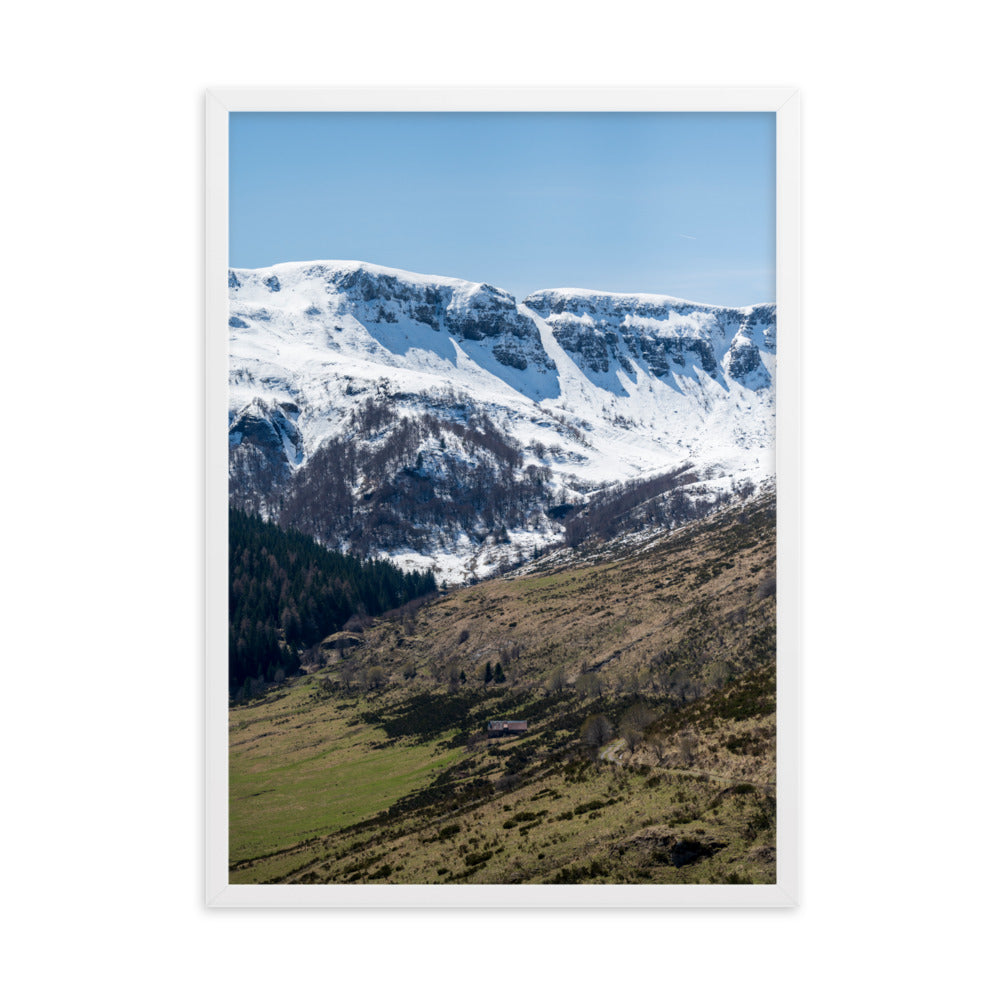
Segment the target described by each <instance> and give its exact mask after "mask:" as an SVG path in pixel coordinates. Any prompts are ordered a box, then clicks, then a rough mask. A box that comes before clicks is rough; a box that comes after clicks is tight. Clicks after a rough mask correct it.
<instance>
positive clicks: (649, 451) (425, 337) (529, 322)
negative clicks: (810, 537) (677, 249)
mask: <svg viewBox="0 0 1000 1000" xmlns="http://www.w3.org/2000/svg"><path fill="white" fill-rule="evenodd" d="M229 286H230V319H229V325H230V446H231V457H232V460H233V466H232V468H233V470H234V471H233V473H232V475H231V482H232V483H234V484H236V487H235V488H236V489H237V493H238V496H239V499H240V502H241V503H243V504H244V505H245V504H248V503H252V502H253V498H254V497H259V498H261V505H262V507H266V506H267V504H269V503H272V502H273V503H278V502H279V501H278V500H276V499H275V498H279V499H280V498H281V497H283V496H285V495H286V493H287V491H288V490H290V489H291V490H294V488H295V484H296V483H297V482H298V481H300V480H303V476H304V474H305V472H306V471H307V470H308V468H309V466H310V463H311V462H312V460H313V458H314V456H316V455H317V454H319V453H320V452H321V451H323V449H326V450H327V455H326V458H325V459H324V461H325V462H328V463H330V462H333V459H332V458H331V456H330V454H329V447H331V446H336V447H337V448H340V447H348V446H350V448H353V449H355V453H352V454H353V457H352V458H351V459H350V461H351V462H352V463H354V465H353V466H352V468H353V467H357V468H360V467H361V465H363V464H364V463H365V462H366V461H369V460H368V459H365V457H364V456H365V454H366V449H369V450H371V449H376V451H377V449H378V448H381V447H382V446H383V441H384V435H385V433H386V431H385V430H384V429H383V430H382V431H379V432H378V433H379V434H381V435H382V438H381V439H379V441H376V440H375V438H374V437H372V438H370V439H369V438H366V437H365V434H364V433H363V432H361V431H359V430H358V427H359V424H358V414H359V413H360V412H361V411H362V410H363V409H364V408H365V407H366V406H367V405H369V404H376V403H377V404H378V406H380V407H386V406H387V407H390V409H391V411H392V412H393V413H394V414H395V418H394V419H395V421H396V423H397V425H399V423H400V422H404V421H405V420H406V419H410V420H411V421H415V423H413V425H412V428H418V426H419V427H424V428H430V427H432V426H437V425H434V424H433V421H434V420H437V421H439V422H440V421H445V422H448V421H451V422H454V423H457V424H461V425H468V426H472V425H473V424H475V423H476V421H477V420H478V421H480V422H482V421H485V423H482V426H483V427H484V428H486V430H484V433H486V432H487V430H488V432H489V433H490V434H492V433H493V432H494V431H495V432H496V433H499V434H502V435H506V438H507V440H508V441H509V442H511V443H512V446H513V447H515V448H516V449H519V450H520V452H521V455H522V462H521V465H520V466H511V467H510V469H508V471H506V472H504V471H502V470H501V471H496V472H495V474H496V475H501V476H509V477H513V479H512V480H511V482H512V483H513V484H514V485H515V486H516V484H517V483H518V482H521V481H522V480H523V481H524V482H528V481H529V480H530V481H531V482H534V481H535V480H536V479H538V477H539V476H541V477H542V478H541V479H538V482H539V483H540V484H541V485H539V486H538V490H540V491H541V492H539V493H538V497H539V499H538V504H539V505H540V506H536V507H535V508H532V512H531V513H530V516H529V514H528V513H525V514H524V518H525V520H523V522H522V521H518V522H516V523H514V522H511V523H509V524H502V525H497V524H485V523H484V524H483V525H482V526H481V527H482V531H481V532H480V531H477V530H470V529H469V528H468V526H466V528H465V529H463V530H464V532H465V533H464V535H463V536H462V537H464V538H465V541H462V542H460V543H455V541H454V537H457V536H455V535H454V533H452V535H451V536H450V537H452V541H450V542H449V543H448V546H450V548H449V549H448V555H449V558H450V560H451V562H450V563H449V566H450V567H451V570H450V572H449V575H450V576H451V578H453V579H458V578H460V572H459V569H457V568H455V567H456V566H459V567H460V566H462V565H464V566H466V567H473V566H475V572H482V571H483V570H484V568H485V566H486V564H485V563H484V561H483V556H484V553H485V552H486V551H487V549H486V548H484V544H487V543H483V542H482V540H481V539H480V540H477V539H476V537H474V536H476V535H477V534H479V535H482V536H486V535H489V536H490V537H491V538H492V541H490V542H489V543H488V545H489V546H492V548H490V549H489V552H490V558H489V560H488V561H489V562H490V563H493V562H495V561H496V559H503V558H513V557H516V555H517V552H513V551H507V550H506V549H505V546H506V547H508V548H509V547H510V546H515V547H516V548H517V550H518V551H523V550H524V549H525V547H527V550H528V551H529V552H530V550H531V545H532V544H533V543H532V539H535V540H540V539H544V540H547V541H551V540H552V539H553V538H555V537H558V534H559V532H560V531H561V526H560V524H559V522H558V521H557V520H553V519H552V518H549V517H548V515H547V514H545V511H546V510H547V508H548V506H549V503H548V501H545V502H543V500H544V497H546V496H547V497H549V498H550V500H551V505H555V506H558V505H559V504H562V503H564V502H569V503H576V504H578V503H580V502H582V501H583V500H584V499H585V497H586V495H587V494H588V493H589V492H590V491H591V490H594V489H597V488H599V487H600V486H602V485H607V484H611V483H620V482H624V481H627V480H630V479H634V478H637V477H646V476H651V475H654V474H658V473H661V472H664V471H667V470H670V469H672V468H675V467H676V466H678V465H680V464H681V463H688V462H691V463H694V465H695V466H696V468H697V469H698V470H699V475H700V476H701V477H702V478H703V479H711V480H713V481H718V482H719V483H720V484H722V486H720V489H725V488H726V487H725V484H726V483H730V484H736V483H738V482H747V481H749V482H761V481H764V480H766V479H767V478H768V477H769V476H770V475H772V474H773V435H774V389H773V379H774V375H775V346H776V314H775V307H774V306H773V305H753V306H746V307H742V308H727V307H721V306H709V305H704V304H700V303H694V302H688V301H685V300H683V299H677V298H673V297H670V296H664V295H644V294H629V295H626V294H620V293H610V292H596V291H595V292H591V291H587V290H583V289H572V288H566V289H546V290H543V291H539V292H535V293H533V294H531V295H529V296H528V297H527V298H526V299H525V301H524V302H522V303H519V302H517V301H516V299H515V297H514V296H513V295H511V294H510V293H509V292H507V291H504V290H503V289H501V288H498V287H496V286H494V285H490V284H488V283H486V282H474V281H466V280H462V279H458V278H449V277H443V276H439V275H423V274H416V273H413V272H410V271H405V270H401V269H397V268H390V267H383V266H379V265H373V264H367V263H364V262H361V261H342V260H333V261H305V262H296V263H287V264H278V265H275V266H273V267H267V268H258V269H252V270H251V269H238V268H234V269H232V270H231V271H230V274H229ZM425 417H426V418H431V419H430V422H428V421H427V420H424V418H425ZM421 421H423V422H422V423H421ZM362 424H364V421H362ZM487 424H488V425H489V427H488V428H487ZM384 426H389V425H384ZM442 426H443V425H442ZM489 428H492V430H489ZM371 433H372V434H373V435H374V434H375V431H372V432H371ZM422 433H424V434H426V436H427V440H426V441H423V443H421V440H422V439H420V434H422ZM407 440H408V443H407V445H406V448H405V449H404V452H405V454H404V453H400V454H399V455H397V456H396V458H394V460H393V462H394V464H393V466H392V468H386V469H384V470H382V472H377V471H376V472H374V473H373V472H372V471H371V470H369V472H368V473H367V474H366V475H367V478H366V481H365V482H360V481H359V482H357V483H348V484H347V485H346V487H344V488H346V489H347V491H348V493H350V492H351V491H352V490H353V491H355V492H356V493H357V495H358V496H359V497H362V496H367V495H368V494H369V493H370V492H371V490H372V488H373V483H374V482H377V480H378V479H379V478H380V477H381V478H387V479H391V478H392V477H393V476H396V475H403V476H409V477H410V480H408V482H410V481H412V482H416V481H420V482H427V483H428V484H429V488H430V487H431V486H433V484H434V482H435V479H434V477H435V476H438V475H441V474H444V473H443V472H442V471H441V470H445V469H451V470H454V469H457V468H459V467H462V463H463V462H464V463H465V464H466V465H468V463H469V461H473V462H475V463H480V464H481V463H482V462H483V461H484V458H483V454H480V453H479V452H476V453H475V454H476V456H478V457H474V456H473V452H469V451H468V449H469V448H470V447H471V446H470V445H469V443H468V442H466V443H465V444H464V445H461V446H459V445H458V444H456V443H455V442H456V441H457V440H458V439H457V438H455V437H454V435H451V434H450V433H446V434H444V436H443V437H441V435H440V433H439V432H437V431H435V432H434V434H433V435H432V434H431V431H430V430H425V431H418V430H416V429H413V430H412V433H411V434H410V437H409V438H408V439H407ZM442 441H443V442H445V443H446V444H447V448H445V451H448V450H449V449H451V450H452V451H454V454H449V455H445V454H443V452H442V443H441V442H442ZM400 447H402V446H400ZM462 448H465V449H466V453H465V454H459V451H461V449H462ZM407 449H409V450H407ZM456 449H457V450H456ZM397 450H398V449H397ZM473 451H475V449H473ZM387 453H388V452H387ZM372 454H375V452H372ZM337 461H340V459H337ZM344 461H346V459H344ZM359 463H360V464H359ZM331 468H332V465H331ZM531 468H538V469H539V470H540V471H539V472H538V473H534V472H529V471H528V470H529V469H531ZM373 475H374V479H373V478H372V477H373ZM313 480H315V474H314V475H313ZM303 481H304V480H303ZM313 487H315V488H314V490H313V493H314V494H315V496H316V497H322V495H323V490H322V488H319V487H316V483H315V481H314V482H313ZM339 488H340V487H338V489H339ZM433 488H434V490H435V491H436V492H435V495H436V496H438V497H439V498H440V497H442V496H445V494H447V495H449V496H451V495H452V493H449V492H448V491H447V490H444V491H442V490H441V489H438V488H437V486H433ZM450 488H451V487H449V489H450ZM281 502H283V501H281ZM317 502H318V501H317ZM345 502H346V501H345ZM279 506H280V504H279ZM276 509H277V508H276ZM525 511H527V507H526V508H525ZM316 516H317V517H318V516H320V514H317V515H316ZM529 522H530V523H529ZM305 527H306V530H311V529H309V528H308V526H305ZM423 527H424V528H425V529H426V530H425V531H424V534H425V535H426V536H427V537H430V536H431V535H432V534H433V530H432V527H433V526H427V525H425V526H423ZM499 528H504V529H506V530H505V531H503V532H501V536H503V537H506V538H508V539H509V541H502V542H497V541H496V538H497V537H498V536H497V535H496V530H499ZM495 529H496V530H495ZM449 530H450V529H449ZM444 534H445V535H448V531H444ZM456 544H457V548H456ZM459 550H461V551H459ZM386 551H388V552H389V553H390V554H393V551H394V550H393V549H392V548H391V547H390V548H388V549H387V550H386ZM400 558H401V559H402V556H401V557H400ZM407 558H408V559H411V560H412V559H417V560H418V561H417V562H416V563H413V564H414V565H428V563H427V562H426V560H427V559H431V560H432V562H431V563H429V564H430V565H433V564H434V561H435V560H437V561H438V562H440V561H441V560H444V559H445V554H444V550H442V552H440V553H438V555H437V556H434V555H431V554H429V553H428V552H427V551H423V552H417V553H416V554H413V553H410V554H409V555H408V556H407ZM420 560H424V562H420ZM477 560H478V561H477ZM452 564H454V565H452ZM472 571H473V570H472V569H469V572H472Z"/></svg>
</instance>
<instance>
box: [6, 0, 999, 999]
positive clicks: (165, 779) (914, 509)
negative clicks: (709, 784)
mask: <svg viewBox="0 0 1000 1000" xmlns="http://www.w3.org/2000/svg"><path fill="white" fill-rule="evenodd" d="M988 9H989V8H988V7H987V6H986V5H982V4H978V3H972V2H969V0H955V2H953V3H951V4H949V5H947V6H946V7H944V8H936V9H933V11H932V9H931V8H929V7H921V6H919V5H918V6H914V5H912V4H904V3H889V2H872V0H869V2H866V3H861V2H856V0H845V2H842V3H840V4H837V5H829V4H823V5H821V4H804V3H792V2H787V3H785V2H772V0H760V2H757V3H740V2H709V0H703V2H701V3H698V4H683V5H680V4H678V5H664V4H648V5H647V4H642V3H637V2H632V0H619V2H618V3H615V4H613V5H609V6H601V7H584V6H581V5H574V4H554V3H544V2H541V0H533V2H524V0H509V2H507V3H505V4H503V5H496V6H494V7H490V8H484V7H480V6H479V5H474V4H472V3H469V2H468V0H466V2H444V0H428V2H425V3H421V4H417V5H405V4H401V3H396V2H390V3H381V4H378V5H377V6H376V5H362V4H360V3H356V4H351V5H338V4H336V3H330V2H326V3H316V2H307V0H286V2H284V3H281V4H274V3H261V2H258V0H247V2H244V3H240V4H235V3H229V2H218V3H205V4H194V3H189V2H183V0H182V2H179V3H176V4H172V5H160V6H155V7H154V6H148V5H137V4H133V3H124V2H120V3H113V2H107V0H96V2H94V3H90V4H70V3H66V2H60V0H57V2H55V3H53V4H48V5H44V6H43V5H35V6H30V7H29V5H26V4H20V5H17V6H16V7H14V8H12V9H10V10H8V12H7V13H6V15H5V29H4V34H5V44H4V52H5V54H4V58H3V64H2V67H0V73H2V74H3V83H4V96H5V102H4V105H5V110H4V115H3V137H4V140H5V142H4V145H5V147H6V151H5V152H4V154H3V156H2V158H0V170H2V173H3V177H2V185H3V187H2V189H3V193H4V202H5V207H4V212H3V222H2V227H0V231H2V233H3V237H2V239H0V253H2V265H3V266H2V270H0V280H2V282H3V295H4V306H3V311H2V316H3V323H2V327H0V329H2V336H3V354H2V357H3V365H2V372H3V375H2V380H3V385H4V387H5V389H6V391H5V393H4V404H5V405H4V416H5V430H6V433H5V434H4V438H3V440H4V442H5V445H6V459H7V460H6V463H5V464H6V467H7V469H8V476H6V477H5V480H6V488H5V489H4V491H3V505H4V515H3V516H4V526H5V532H4V537H5V545H4V548H5V550H6V555H5V558H4V565H5V570H6V572H5V573H4V574H3V579H4V583H5V588H4V589H5V592H6V597H5V600H4V602H3V608H4V618H3V621H4V625H3V628H4V632H5V638H6V642H5V643H4V647H5V650H6V655H5V656H4V660H5V667H6V669H5V671H4V684H3V688H2V692H3V701H4V713H3V714H4V722H3V726H2V727H0V731H2V735H3V741H4V755H3V759H4V764H5V766H4V770H3V792H4V796H3V798H4V809H3V811H4V813H5V815H6V820H5V822H4V824H3V826H2V830H3V872H4V878H3V888H4V899H5V902H6V907H5V909H6V911H7V914H8V918H9V919H10V918H13V920H12V923H13V926H11V927H9V928H8V931H7V932H6V934H5V935H4V937H5V941H4V944H5V946H6V947H5V951H6V952H7V955H8V957H7V959H6V960H5V978H6V979H7V980H8V982H10V981H13V983H14V988H13V990H12V992H11V995H12V996H18V997H21V996H40V997H49V996H52V997H62V996H70V995H77V994H80V993H84V992H86V993H88V994H90V993H93V994H94V995H99V996H108V997H135V996H143V997H146V996H153V997H161V996H162V997H174V996H181V995H192V996H215V997H223V996H251V997H258V996H259V997H269V996H279V995H280V996H301V995H310V996H311V995H323V996H326V995H351V996H388V995H390V991H392V993H393V994H395V995H411V991H412V990H415V991H416V992H417V993H418V994H420V995H423V994H424V993H425V992H430V991H431V990H432V989H433V991H434V992H435V993H440V994H444V995H459V994H460V993H461V994H465V995H470V994H471V993H472V992H473V991H477V992H481V991H482V990H483V988H484V985H485V984H486V983H488V982H489V981H491V980H493V979H494V977H502V978H504V979H512V980H514V981H515V982H524V983H527V984H528V986H527V987H526V988H525V991H524V995H526V996H541V995H546V996H559V997H561V996H569V997H574V996H587V997H598V996H601V997H604V996H615V995H628V994H630V993H633V992H635V991H640V992H641V994H642V995H648V996H666V997H669V996H683V997H692V996H738V997H741V998H743V997H768V998H770V997H799V996H808V997H813V996H822V997H826V996H830V997H842V996H847V995H853V996H862V997H883V996H897V997H907V998H911V997H925V996H926V997H942V996H951V997H963V998H964V997H976V996H985V995H987V994H988V993H990V992H992V991H993V990H995V989H996V981H997V976H996V972H995V967H994V965H993V964H992V963H988V961H987V957H988V949H989V950H990V951H992V950H993V948H994V947H995V943H996V931H997V923H996V919H995V914H994V901H995V899H996V895H997V891H998V884H997V868H998V864H997V860H996V850H995V843H994V841H995V836H996V820H997V808H996V787H997V779H996V773H995V770H994V768H995V764H996V754H995V750H994V746H995V738H994V735H995V706H996V695H997V679H996V678H997V672H998V668H1000V662H998V661H1000V657H998V655H997V646H996V643H995V638H994V637H995V627H994V626H995V621H996V618H997V607H996V606H997V596H998V595H997V586H996V575H995V573H996V557H997V531H996V523H995V515H994V508H995V506H996V489H995V487H996V478H997V476H996V460H997V455H998V449H997V443H996V429H997V417H996V412H995V408H994V404H993V401H992V398H991V392H990V390H991V389H992V387H993V386H994V385H995V383H996V381H997V375H998V372H1000V366H998V356H997V353H998V352H997V340H998V337H1000V329H998V322H997V309H996V305H995V301H996V297H997V264H998V255H997V237H996V234H997V231H998V221H1000V220H998V211H997V208H998V205H997V195H996V178H997V177H998V176H1000V164H998V162H997V161H998V158H997V150H996V141H997V140H996V134H997V129H996V108H995V99H996V96H997V74H996V69H995V53H994V52H993V51H992V43H991V39H992V38H993V37H995V35H994V32H993V31H992V30H991V29H990V27H989V25H988V24H987V23H986V20H985V17H986V11H987V10H988ZM350 83H357V84H378V83H385V84H393V85H399V84H406V83H425V84H443V83H447V84H463V83H465V84H470V83H481V84H505V83H526V84H538V85H541V84H556V83H589V84H614V83H628V84H753V83H756V84H772V83H773V84H792V85H796V86H799V87H800V88H801V89H802V94H803V116H804V127H803V135H804V156H803V179H804V212H803V218H804V241H803V242H804V258H803V259H804V275H805V283H804V293H805V331H806V333H805V336H806V340H805V375H804V394H805V413H804V421H805V423H804V435H805V450H806V454H805V461H804V500H805V520H806V535H805V540H804V553H805V570H806V572H805V591H804V595H805V621H804V626H805V668H804V669H805V679H804V718H803V729H804V750H803V772H804V776H805V784H804V793H805V794H804V807H803V814H802V833H803V844H804V849H803V880H802V881H803V892H802V899H803V902H802V905H801V907H800V908H799V909H798V910H797V911H795V912H777V913H774V912H760V913H746V912H694V911H691V912H675V913H671V912H666V913H648V912H635V913H633V912H613V913H582V912H572V913H559V914H537V913H472V914H469V913H454V912H436V913H421V914H407V913H348V914H341V913H334V912H211V913H210V912H207V911H206V910H204V909H203V906H202V878H201V872H202V829H201V822H202V814H201V802H200V789H201V781H202V759H201V747H202V719H201V714H200V713H201V693H202V661H201V643H202V635H201V627H202V620H201V591H200V586H201V561H200V560H201V545H202V534H201V532H202V521H201V493H200V491H201V471H200V460H201V424H200V421H201V415H202V403H201V399H202V384H201V377H202V363H201V357H202V339H201V338H202V322H201V321H202V299H201V285H202V279H201V266H202V195H203V192H202V169H203V161H202V156H203V147H202V94H203V90H204V88H206V87H209V86H213V85H249V84H262V85H267V84H295V85H310V84H315V85H331V84H350ZM11 549H12V550H13V551H12V552H11ZM994 995H995V994H994Z"/></svg>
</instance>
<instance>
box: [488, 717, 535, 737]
mask: <svg viewBox="0 0 1000 1000" xmlns="http://www.w3.org/2000/svg"><path fill="white" fill-rule="evenodd" d="M527 731H528V723H527V722H524V721H523V720H522V721H510V720H507V719H494V720H492V721H491V722H487V723H486V735H487V736H488V737H489V738H490V739H494V738H496V737H498V736H520V735H521V734H522V733H526V732H527Z"/></svg>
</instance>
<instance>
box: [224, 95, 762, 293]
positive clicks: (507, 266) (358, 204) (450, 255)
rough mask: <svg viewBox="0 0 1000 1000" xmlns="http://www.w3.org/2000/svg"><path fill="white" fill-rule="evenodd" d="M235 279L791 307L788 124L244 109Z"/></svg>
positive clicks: (234, 196)
mask: <svg viewBox="0 0 1000 1000" xmlns="http://www.w3.org/2000/svg"><path fill="white" fill-rule="evenodd" d="M229 147H230V152H229V161H230V163H229V169H230V186H229V200H230V208H229V211H230V223H229V257H230V264H231V265H232V266H233V267H266V266H268V265H270V264H276V263H279V262H283V261H289V260H318V259H348V260H365V261H370V262H372V263H376V264H384V265H387V266H389V267H400V268H404V269H406V270H410V271H420V272H425V273H431V274H443V275H448V276H451V277H457V278H468V279H470V280H473V281H488V282H490V283H491V284H494V285H499V286H500V287H502V288H506V289H507V290H509V291H511V292H513V293H514V294H515V295H516V296H517V297H518V298H519V299H520V298H523V297H524V296H525V295H526V294H527V293H529V292H532V291H535V290H536V289H539V288H552V287H564V286H573V287H577V288H594V289H598V290H601V291H616V292H660V293H664V294H667V295H676V296H679V297H681V298H688V299H693V300H695V301H700V302H709V303H713V304H719V305H747V304H750V303H753V302H773V301H774V298H775V290H774V238H775V237H774V212H775V156H774V154H775V130H774V115H773V114H769V113H768V114H747V113H738V114H735V113H734V114H722V113H699V114H663V113H656V114H582V113H576V114H566V113H560V114H548V113H534V114H483V113H480V114H444V113H440V114H438V113H433V114H429V113H419V114H386V113H378V114H374V113H372V114H368V113H331V114H288V113H234V114H232V115H230V135H229Z"/></svg>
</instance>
